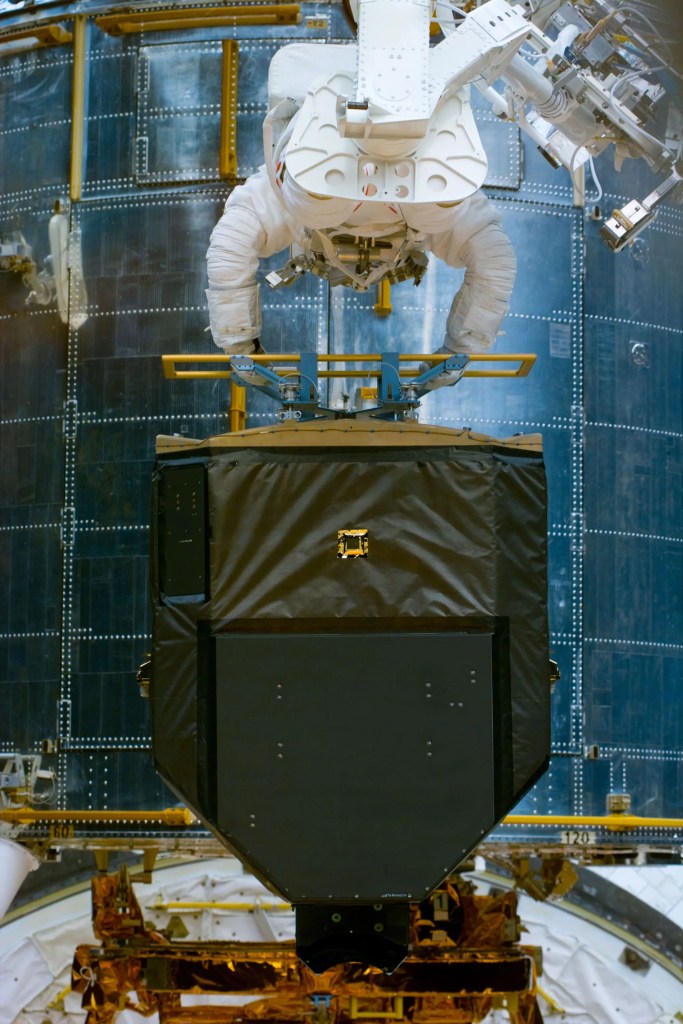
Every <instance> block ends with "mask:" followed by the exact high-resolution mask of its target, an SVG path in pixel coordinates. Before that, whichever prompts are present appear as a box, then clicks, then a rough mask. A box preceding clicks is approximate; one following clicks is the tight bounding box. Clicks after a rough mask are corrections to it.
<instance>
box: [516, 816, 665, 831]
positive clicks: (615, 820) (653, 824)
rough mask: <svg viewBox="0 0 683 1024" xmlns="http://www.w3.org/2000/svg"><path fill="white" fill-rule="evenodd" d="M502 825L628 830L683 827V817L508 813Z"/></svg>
mask: <svg viewBox="0 0 683 1024" xmlns="http://www.w3.org/2000/svg"><path fill="white" fill-rule="evenodd" d="M501 825H529V826H533V825H546V826H547V825H554V826H556V827H563V826H564V827H569V828H575V829H582V828H586V827H589V826H590V827H593V828H606V829H609V831H610V832H627V831H629V830H630V829H634V828H664V829H669V828H670V829H683V818H641V817H639V816H638V815H637V814H589V815H583V814H508V816H507V817H506V818H503V820H502V822H501Z"/></svg>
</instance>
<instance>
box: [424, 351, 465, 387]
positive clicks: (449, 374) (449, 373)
mask: <svg viewBox="0 0 683 1024" xmlns="http://www.w3.org/2000/svg"><path fill="white" fill-rule="evenodd" d="M434 355H435V356H441V355H448V356H455V355H462V353H461V352H454V351H453V349H452V348H448V346H447V345H442V346H441V347H440V348H437V349H434ZM435 365H436V364H435V363H420V366H419V371H420V373H426V372H427V370H431V369H432V367H434V366H435ZM464 372H465V368H464V366H463V368H462V369H460V370H446V372H445V373H439V374H437V376H436V377H433V378H432V379H431V380H430V381H428V383H427V384H425V389H426V390H427V391H436V390H437V388H445V387H452V385H453V384H457V383H458V381H459V380H460V378H461V377H462V375H463V373H464Z"/></svg>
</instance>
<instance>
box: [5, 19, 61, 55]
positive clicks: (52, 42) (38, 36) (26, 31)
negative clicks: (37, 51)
mask: <svg viewBox="0 0 683 1024" xmlns="http://www.w3.org/2000/svg"><path fill="white" fill-rule="evenodd" d="M72 39H73V35H72V33H71V32H69V30H68V29H65V28H63V27H62V25H58V24H56V23H52V24H50V25H31V26H23V27H22V28H10V29H6V30H5V31H3V32H0V55H2V54H3V51H4V52H10V50H9V48H7V49H6V50H5V45H6V44H7V43H16V42H21V41H22V40H26V44H27V45H26V47H20V46H16V47H12V49H11V52H12V53H17V52H19V51H20V50H22V49H27V50H30V49H32V45H31V41H32V40H33V41H35V44H36V47H38V46H61V45H63V44H64V43H70V42H71V40H72Z"/></svg>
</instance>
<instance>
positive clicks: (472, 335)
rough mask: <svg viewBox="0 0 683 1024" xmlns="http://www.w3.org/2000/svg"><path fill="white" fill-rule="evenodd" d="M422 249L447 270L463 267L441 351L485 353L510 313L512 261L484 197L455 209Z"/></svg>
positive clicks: (510, 250)
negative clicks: (446, 265)
mask: <svg viewBox="0 0 683 1024" xmlns="http://www.w3.org/2000/svg"><path fill="white" fill-rule="evenodd" d="M426 247H427V248H428V249H429V250H430V251H431V252H433V253H434V255H435V256H438V257H439V258H440V259H442V260H444V262H445V263H448V265H449V266H451V267H465V268H466V270H465V280H464V281H463V283H462V287H461V288H460V290H459V291H458V292H457V294H456V296H455V298H454V299H453V304H452V305H451V309H450V312H449V314H448V320H447V321H446V337H445V339H444V344H445V346H446V347H447V348H449V349H452V350H453V351H454V352H482V351H484V350H486V349H487V348H489V347H490V346H491V345H492V343H493V341H494V340H495V337H496V335H497V333H498V330H499V328H500V325H501V323H502V321H503V318H504V317H505V314H506V313H507V311H508V303H509V300H510V295H511V293H512V287H513V285H514V282H515V269H516V260H515V254H514V251H513V248H512V245H511V243H510V240H509V238H508V237H507V235H506V234H505V232H504V231H503V229H502V228H501V226H500V217H499V215H498V214H497V213H496V211H495V210H494V208H493V206H492V205H491V204H490V203H489V201H488V199H487V198H486V196H485V195H484V194H483V192H476V193H475V194H474V195H473V196H471V197H470V198H469V199H466V200H465V202H463V203H461V204H460V205H459V206H457V207H454V209H453V218H452V221H451V223H450V226H449V228H448V230H447V231H441V232H439V233H438V234H431V235H429V236H428V237H427V241H426Z"/></svg>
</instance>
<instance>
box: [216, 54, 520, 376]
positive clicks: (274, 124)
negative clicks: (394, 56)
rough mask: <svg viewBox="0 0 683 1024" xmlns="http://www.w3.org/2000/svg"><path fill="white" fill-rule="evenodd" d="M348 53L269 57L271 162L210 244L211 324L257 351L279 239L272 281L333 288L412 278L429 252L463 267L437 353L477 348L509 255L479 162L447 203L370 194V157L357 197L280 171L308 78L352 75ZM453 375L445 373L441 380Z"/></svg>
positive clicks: (493, 328)
mask: <svg viewBox="0 0 683 1024" xmlns="http://www.w3.org/2000/svg"><path fill="white" fill-rule="evenodd" d="M356 61H357V56H356V47H355V46H335V45H331V46H330V45H328V46H324V47H321V46H311V45H305V44H304V45H301V44H291V45H289V46H286V47H283V48H282V49H281V50H280V51H278V53H277V54H276V55H275V57H274V58H273V61H272V63H271V67H270V71H269V81H268V91H269V105H270V113H269V115H268V117H267V118H266V124H265V126H264V143H265V146H264V148H265V154H266V161H267V164H265V165H264V166H262V167H261V168H260V169H259V170H258V171H257V173H256V174H254V175H252V176H251V177H250V178H249V179H248V180H247V182H246V183H245V184H244V185H241V186H238V187H237V188H235V189H234V190H233V192H232V193H231V194H230V196H229V198H228V201H227V203H226V205H225V212H224V213H223V216H222V217H221V219H220V221H219V222H218V224H217V225H216V227H215V228H214V231H213V233H212V235H211V243H210V246H209V250H208V253H207V268H208V278H209V288H208V291H207V299H208V306H209V316H210V323H211V331H212V334H213V338H214V341H215V343H216V344H217V345H218V346H219V347H220V348H222V349H223V350H224V351H226V352H228V353H235V354H236V353H251V352H253V351H254V349H255V341H256V339H258V338H260V337H261V311H260V303H259V285H258V284H257V271H258V265H259V260H260V259H262V258H265V257H268V256H271V255H273V254H274V253H277V252H279V251H280V250H281V249H284V248H285V247H287V246H291V247H292V260H290V263H289V265H288V268H286V269H288V271H289V273H283V272H281V274H280V275H279V274H277V273H276V274H271V275H269V276H268V281H269V283H271V284H275V285H276V286H277V284H279V283H285V282H286V283H288V281H289V280H292V279H293V278H294V277H295V276H297V275H298V274H300V273H302V272H304V271H305V270H311V271H312V272H314V273H316V274H318V275H320V276H322V277H325V278H327V279H328V280H329V281H330V283H331V284H332V285H337V284H344V285H347V286H350V287H352V288H355V289H357V290H361V291H365V290H367V289H368V288H371V287H373V286H374V285H375V284H377V283H378V282H379V281H381V280H382V279H384V278H386V279H388V280H389V281H391V282H398V281H402V280H406V279H410V278H412V279H413V280H414V281H415V283H419V281H420V279H421V277H422V275H423V274H424V272H425V270H426V267H427V258H426V255H425V253H427V252H431V253H433V254H434V255H435V256H437V257H439V258H440V259H442V260H444V261H445V262H446V263H447V264H449V266H452V267H465V268H466V273H465V279H464V282H463V284H462V287H461V288H460V290H459V291H458V293H457V295H456V297H455V299H454V300H453V304H452V306H451V310H450V313H449V315H448V318H447V322H446V330H445V336H444V339H443V345H444V351H453V352H460V353H471V352H479V351H482V350H485V349H487V348H488V347H489V346H490V345H491V344H492V342H493V341H494V339H495V337H496V334H497V333H498V330H499V328H500V325H501V322H502V320H503V318H504V316H505V314H506V312H507V309H508V301H509V298H510V293H511V291H512V287H513V283H514V277H515V256H514V252H513V250H512V246H511V244H510V242H509V240H508V238H507V236H506V235H505V233H504V232H503V230H502V228H501V226H500V218H499V216H498V214H497V213H496V211H495V210H494V209H493V207H492V206H491V204H490V203H489V202H488V200H487V199H486V197H485V196H484V195H483V193H481V192H480V191H478V189H477V186H478V184H479V181H480V180H481V178H482V177H483V173H484V172H485V162H484V172H482V171H481V168H480V166H479V162H480V161H478V162H477V166H476V172H477V174H478V175H479V181H477V183H476V184H474V185H468V186H467V187H466V190H465V193H464V198H461V199H459V200H458V201H448V202H438V201H434V202H415V201H406V200H405V199H403V200H402V201H401V197H402V196H404V195H405V192H407V191H408V190H407V188H405V187H404V186H403V185H399V186H398V187H396V188H395V189H394V190H393V191H392V192H391V193H390V196H391V198H393V197H394V196H395V197H396V200H397V201H386V202H384V201H379V199H380V197H379V196H377V197H376V198H374V199H372V200H371V199H370V198H369V197H370V196H372V195H373V191H374V189H375V186H373V184H372V182H373V180H376V177H374V178H373V175H376V172H377V170H378V168H377V166H376V164H375V163H374V162H373V159H372V157H370V158H368V161H369V162H368V163H367V164H364V165H363V169H362V172H361V173H365V174H368V173H369V178H368V184H367V185H361V193H360V198H359V197H358V196H353V197H351V196H349V195H347V196H343V195H335V194H331V195H330V194H327V195H321V194H320V193H319V192H318V191H317V190H315V191H313V190H311V187H310V184H309V185H308V187H303V186H302V185H301V184H300V183H299V182H298V181H297V179H296V176H295V174H293V173H291V172H290V171H289V170H288V160H290V159H291V160H293V159H294V157H295V155H299V153H300V152H301V149H300V150H299V153H297V152H296V146H297V135H299V136H301V135H304V136H305V134H306V131H307V120H306V118H307V109H306V107H305V106H304V104H305V102H306V101H308V102H310V97H311V95H315V89H314V88H312V87H311V83H312V82H315V81H316V80H318V81H319V80H320V79H321V72H322V78H323V79H325V78H329V75H330V63H333V65H334V67H335V68H336V69H337V70H338V72H339V74H340V75H343V74H344V73H346V74H347V75H348V76H349V79H350V78H351V76H353V75H355V73H356ZM342 87H343V79H342ZM468 93H469V90H467V95H468ZM302 107H303V110H302ZM467 109H469V106H468V104H467ZM309 116H310V115H309ZM312 116H313V117H314V119H315V117H316V116H317V115H316V114H315V113H314V114H313V115H312ZM301 148H304V149H305V146H303V147H301ZM484 161H485V158H484ZM406 166H407V165H406ZM399 173H400V168H399ZM328 180H329V175H328ZM323 184H324V183H323ZM366 196H367V197H368V198H366ZM411 199H414V197H411ZM281 275H282V276H281ZM267 347H268V346H267V342H266V344H265V348H266V349H267ZM438 351H441V350H438ZM454 379H455V377H454V375H453V374H450V375H444V376H443V378H442V379H440V380H439V384H444V383H452V382H453V380H454Z"/></svg>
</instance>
